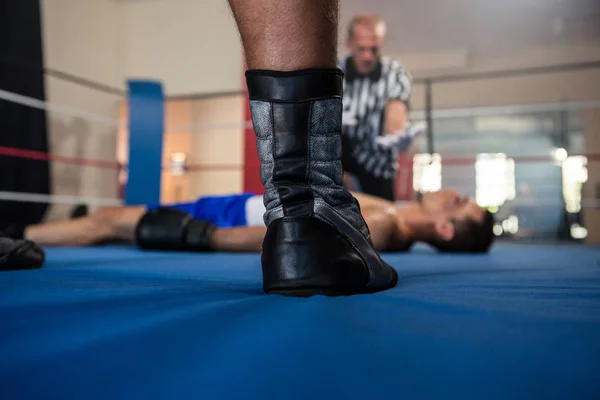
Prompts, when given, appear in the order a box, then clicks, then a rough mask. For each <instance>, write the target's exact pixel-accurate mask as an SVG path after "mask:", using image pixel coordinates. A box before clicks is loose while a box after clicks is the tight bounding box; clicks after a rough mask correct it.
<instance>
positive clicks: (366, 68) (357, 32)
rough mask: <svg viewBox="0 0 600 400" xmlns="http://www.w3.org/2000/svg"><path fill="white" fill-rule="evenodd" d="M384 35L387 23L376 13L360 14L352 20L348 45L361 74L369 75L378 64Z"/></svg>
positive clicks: (356, 67)
mask: <svg viewBox="0 0 600 400" xmlns="http://www.w3.org/2000/svg"><path fill="white" fill-rule="evenodd" d="M384 36H385V23H384V22H383V21H382V20H381V19H379V18H378V17H377V16H375V15H372V14H360V15H357V16H355V17H354V18H353V19H352V21H350V24H349V25H348V37H347V40H346V46H347V47H348V50H349V51H350V53H351V54H352V60H353V61H354V67H355V69H356V71H357V72H358V73H359V74H361V75H368V74H370V73H371V72H373V70H374V69H375V67H376V66H377V61H378V59H379V55H380V53H381V48H382V46H383V38H384Z"/></svg>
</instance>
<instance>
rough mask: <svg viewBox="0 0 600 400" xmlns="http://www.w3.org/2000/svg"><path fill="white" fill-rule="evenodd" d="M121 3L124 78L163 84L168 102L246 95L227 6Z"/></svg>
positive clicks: (165, 0)
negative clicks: (175, 98)
mask: <svg viewBox="0 0 600 400" xmlns="http://www.w3.org/2000/svg"><path fill="white" fill-rule="evenodd" d="M82 3H84V2H83V1H82ZM118 3H119V5H120V8H121V12H122V13H123V18H124V20H123V21H124V23H123V36H122V40H123V62H124V72H125V75H126V76H128V77H144V78H153V79H159V80H161V81H162V82H163V83H164V85H165V91H166V94H167V95H170V96H173V95H186V94H198V93H213V92H225V91H239V90H241V89H242V83H243V81H242V71H243V65H242V63H243V61H242V48H241V45H240V40H239V36H238V33H237V29H236V26H235V23H234V20H233V18H232V16H231V11H230V10H229V6H228V5H227V1H225V0H119V2H118Z"/></svg>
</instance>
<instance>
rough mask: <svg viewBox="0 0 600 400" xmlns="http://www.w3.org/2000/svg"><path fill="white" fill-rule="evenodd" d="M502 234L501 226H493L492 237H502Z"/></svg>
mask: <svg viewBox="0 0 600 400" xmlns="http://www.w3.org/2000/svg"><path fill="white" fill-rule="evenodd" d="M503 233H504V229H502V225H500V224H495V225H494V235H496V236H502V234H503Z"/></svg>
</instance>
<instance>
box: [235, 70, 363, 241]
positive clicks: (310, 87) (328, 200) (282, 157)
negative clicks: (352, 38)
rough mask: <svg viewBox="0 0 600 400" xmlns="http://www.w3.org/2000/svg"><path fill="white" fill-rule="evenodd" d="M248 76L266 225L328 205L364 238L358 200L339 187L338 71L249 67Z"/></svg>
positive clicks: (340, 77) (340, 183)
mask: <svg viewBox="0 0 600 400" xmlns="http://www.w3.org/2000/svg"><path fill="white" fill-rule="evenodd" d="M246 79H247V83H248V92H249V97H250V106H251V110H252V118H253V123H254V129H255V132H256V137H257V148H258V155H259V158H260V161H261V164H262V166H261V180H262V183H263V185H264V186H265V196H264V203H265V207H266V213H265V223H266V224H267V225H269V224H270V223H271V222H272V221H273V220H275V219H278V218H280V217H283V216H297V217H303V216H310V215H313V214H314V213H318V210H319V209H322V208H331V209H334V210H335V211H336V212H338V213H341V214H342V215H343V216H344V218H345V219H346V220H347V221H348V222H350V223H351V224H352V226H354V228H356V229H357V230H359V231H360V232H361V233H363V234H364V235H365V236H368V230H367V228H366V224H365V223H364V221H363V219H362V216H361V215H360V210H359V208H358V205H357V202H356V200H355V199H354V198H353V197H352V195H351V194H350V193H349V192H348V191H347V190H346V189H344V188H343V187H342V176H343V170H342V163H341V128H342V87H343V73H342V72H341V70H339V69H308V70H299V71H294V72H278V71H263V70H251V71H248V72H247V73H246Z"/></svg>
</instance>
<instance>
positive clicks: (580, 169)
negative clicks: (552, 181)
mask: <svg viewBox="0 0 600 400" xmlns="http://www.w3.org/2000/svg"><path fill="white" fill-rule="evenodd" d="M587 180H588V172H587V158H586V157H584V156H571V157H567V158H566V159H565V160H564V161H563V162H562V182H563V198H564V200H565V207H566V210H567V212H569V213H578V212H579V211H581V188H582V186H583V184H584V183H585V182H587Z"/></svg>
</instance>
